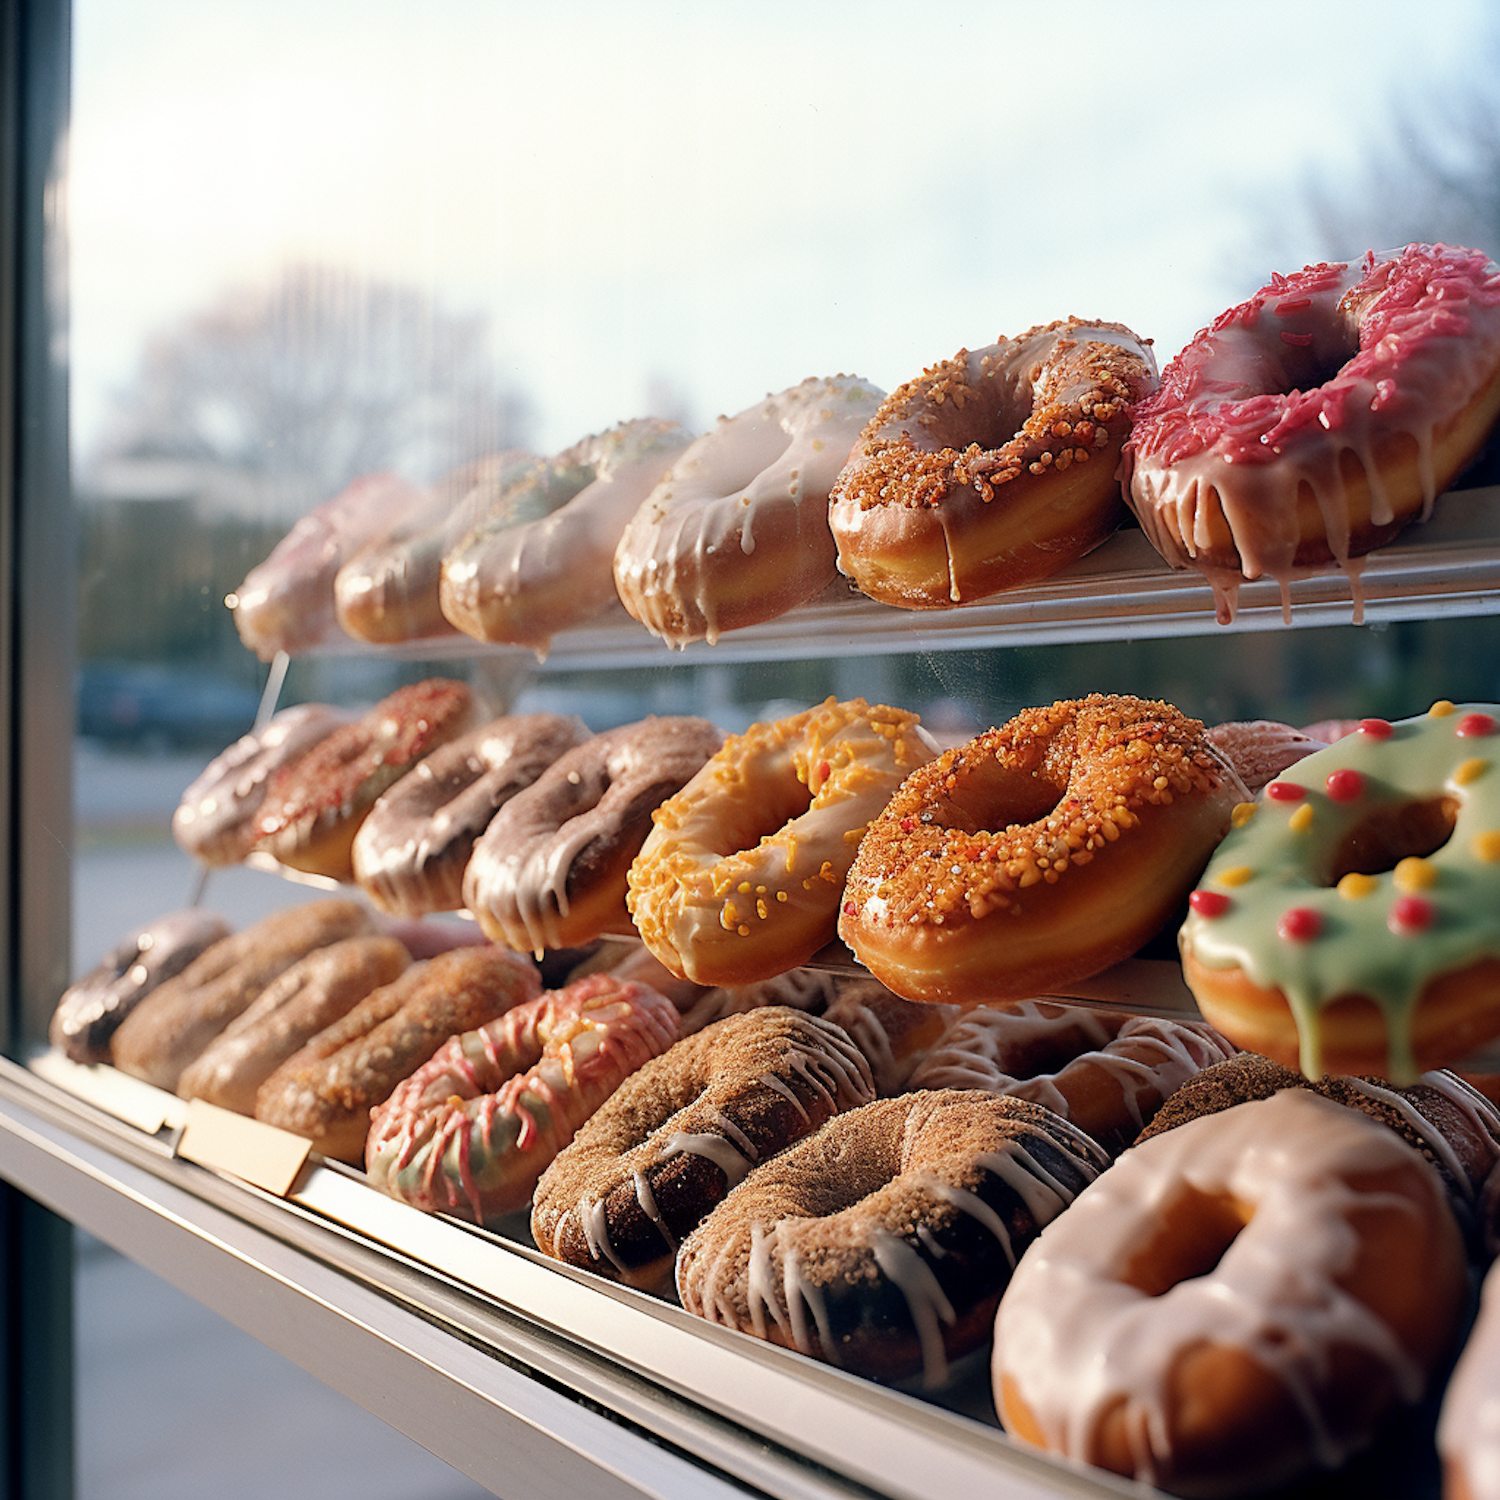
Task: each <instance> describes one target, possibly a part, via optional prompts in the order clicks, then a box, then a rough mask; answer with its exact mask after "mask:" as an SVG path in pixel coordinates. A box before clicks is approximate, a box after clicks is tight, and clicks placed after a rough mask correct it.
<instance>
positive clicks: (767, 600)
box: [614, 375, 882, 646]
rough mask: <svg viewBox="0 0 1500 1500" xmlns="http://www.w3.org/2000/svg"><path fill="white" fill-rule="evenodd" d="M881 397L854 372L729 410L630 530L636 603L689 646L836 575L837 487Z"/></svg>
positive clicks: (620, 567)
mask: <svg viewBox="0 0 1500 1500" xmlns="http://www.w3.org/2000/svg"><path fill="white" fill-rule="evenodd" d="M881 394H882V393H881V392H880V391H878V390H877V389H876V388H875V387H874V386H872V385H870V384H869V383H868V382H866V381H863V380H859V379H857V378H855V377H852V376H847V375H835V376H832V377H829V378H826V379H820V378H816V377H814V378H810V379H808V380H804V381H803V382H802V384H801V385H796V386H793V387H792V388H791V389H790V390H786V391H782V392H781V393H780V394H779V395H774V396H767V397H766V399H765V400H764V401H762V402H761V403H760V405H759V406H753V407H751V408H750V409H749V410H747V411H743V412H741V413H740V414H739V415H738V416H734V417H720V418H719V420H718V423H717V424H716V426H715V427H714V430H713V431H712V432H709V433H706V434H704V436H702V437H700V438H698V439H697V440H696V441H695V442H694V443H693V445H692V446H691V447H690V448H688V449H687V451H686V452H685V453H683V454H682V455H681V457H680V458H678V459H677V461H676V462H675V463H674V464H673V465H672V467H671V470H670V472H669V473H668V474H667V476H666V477H665V478H664V479H663V480H662V482H661V483H660V484H659V485H658V486H657V487H656V489H655V490H653V491H652V492H651V494H650V495H648V496H647V498H646V500H645V501H644V503H643V504H642V505H641V507H640V509H639V510H638V511H637V512H636V514H635V516H634V517H633V518H632V519H631V521H630V524H629V525H628V526H626V528H625V532H624V535H623V536H621V537H620V543H619V547H618V548H617V549H616V552H615V560H614V575H615V588H616V589H617V591H618V592H619V596H620V600H621V602H622V603H623V604H624V606H625V608H626V609H627V610H629V612H630V613H631V614H632V615H633V616H634V617H635V618H636V619H637V620H639V621H640V622H641V624H643V625H644V626H645V627H646V629H647V630H649V631H651V632H652V634H653V635H659V636H661V637H662V638H663V639H664V640H666V641H667V642H668V643H669V644H671V645H674V646H682V645H685V644H686V643H687V642H688V641H696V640H701V639H706V640H708V641H709V642H713V641H716V640H717V639H718V638H719V634H720V632H721V631H725V630H738V629H740V628H741V627H742V626H745V625H753V624H756V623H758V622H759V621H762V620H769V619H773V618H774V617H775V616H777V615H779V614H782V613H783V612H784V611H786V610H788V609H791V608H792V606H793V605H796V604H801V603H803V602H804V601H806V600H808V599H811V598H812V597H813V595H814V594H816V593H818V592H819V590H821V589H823V588H826V587H827V586H828V585H829V584H831V583H834V582H836V580H837V577H838V574H837V572H836V570H835V568H834V546H833V538H832V536H831V535H830V534H829V530H828V494H829V491H830V489H831V488H832V486H833V481H834V479H835V478H836V477H837V476H838V472H839V469H840V468H841V467H842V466H843V463H844V460H845V459H846V458H848V456H849V450H850V449H851V448H852V447H853V446H854V440H855V439H856V438H857V437H858V436H859V434H860V432H861V430H862V429H863V427H864V425H865V423H866V422H867V421H868V420H869V418H870V417H871V415H872V414H873V413H874V411H875V409H876V407H877V406H878V405H879V403H880V398H881Z"/></svg>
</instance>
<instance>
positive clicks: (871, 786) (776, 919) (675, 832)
mask: <svg viewBox="0 0 1500 1500" xmlns="http://www.w3.org/2000/svg"><path fill="white" fill-rule="evenodd" d="M931 756H932V752H931V750H929V749H928V747H927V745H926V744H925V743H924V741H923V740H922V738H921V737H920V729H919V725H918V721H917V718H916V716H915V715H914V714H909V713H904V712H902V711H901V710H900V709H894V708H886V707H883V706H879V705H877V706H874V707H872V706H871V705H870V704H868V703H866V702H865V701H864V699H863V698H855V699H851V700H850V701H849V702H847V703H839V702H837V701H835V700H834V699H832V698H829V699H828V700H827V702H825V703H824V704H822V705H821V706H820V707H818V708H813V709H808V710H807V711H806V712H805V713H800V714H794V715H792V716H791V717H790V718H786V719H779V720H776V721H774V722H771V723H763V724H752V725H751V726H750V728H749V729H747V730H746V731H745V733H744V734H738V735H730V736H729V738H728V739H727V740H726V741H725V742H724V744H723V746H722V748H720V749H719V751H718V752H717V753H716V754H715V755H714V756H713V758H712V759H711V760H710V761H709V762H708V764H707V765H705V766H704V767H703V769H702V770H700V771H699V772H698V773H697V775H695V776H694V777H693V779H692V780H691V781H690V782H688V784H687V785H686V786H685V787H683V788H682V790H681V791H680V792H678V793H677V795H676V796H674V797H672V798H671V799H670V800H668V801H667V802H665V803H664V804H663V805H662V807H661V808H660V810H659V811H658V812H657V814H656V817H655V827H653V828H652V830H651V833H650V835H649V836H648V837H647V839H646V841H645V843H644V845H643V846H642V847H641V851H640V855H639V857H638V858H637V859H636V861H635V863H634V864H633V865H631V867H630V877H629V886H630V889H629V896H628V905H629V907H630V914H631V916H632V917H633V918H634V920H635V925H636V930H637V931H638V932H639V933H640V935H641V938H642V939H643V940H644V942H645V944H646V946H647V947H648V948H650V949H651V951H652V952H653V953H654V954H655V955H656V956H657V957H658V958H659V959H660V960H661V961H662V963H664V964H665V965H666V966H667V968H669V969H670V970H671V971H672V972H673V973H674V974H681V975H683V976H685V977H686V978H688V979H692V980H695V981H696V982H697V983H699V984H714V985H726V984H751V983H754V982H755V981H756V980H760V979H766V978H769V977H770V976H771V975H773V974H780V973H783V972H784V971H785V970H787V969H790V968H794V967H796V966H797V965H798V964H803V963H806V962H807V960H808V959H810V958H811V957H812V956H813V954H815V953H816V952H817V951H818V949H819V948H821V947H823V946H824V945H825V944H827V943H829V942H831V941H832V940H833V937H834V933H835V929H836V926H837V923H838V905H839V899H840V897H841V895H842V893H843V888H844V877H845V876H846V875H847V873H848V870H849V866H850V864H851V862H852V861H853V859H854V851H855V849H856V848H857V847H858V845H859V840H860V838H861V837H862V836H863V834H864V830H865V828H866V826H867V825H868V824H869V822H870V820H871V819H872V818H873V817H874V816H875V815H876V814H877V813H878V812H879V811H880V810H881V808H883V807H884V806H885V805H886V803H887V801H888V800H889V799H890V797H891V794H892V793H893V792H894V791H895V790H896V788H897V787H898V786H899V785H900V784H901V781H902V778H903V777H904V776H905V775H906V774H907V772H908V771H909V770H911V769H912V768H913V767H916V766H919V765H922V764H924V763H925V762H926V761H928V760H930V759H931Z"/></svg>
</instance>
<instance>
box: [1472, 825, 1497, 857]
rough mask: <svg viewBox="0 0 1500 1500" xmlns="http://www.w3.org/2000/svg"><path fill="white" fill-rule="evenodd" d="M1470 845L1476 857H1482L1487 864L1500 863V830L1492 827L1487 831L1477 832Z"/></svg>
mask: <svg viewBox="0 0 1500 1500" xmlns="http://www.w3.org/2000/svg"><path fill="white" fill-rule="evenodd" d="M1469 847H1470V848H1471V849H1472V850H1473V851H1474V858H1475V859H1482V860H1484V861H1485V863H1486V864H1491V865H1493V864H1500V830H1497V829H1494V828H1491V829H1490V830H1489V831H1488V832H1486V833H1476V834H1475V835H1474V842H1473V843H1472V844H1470V845H1469Z"/></svg>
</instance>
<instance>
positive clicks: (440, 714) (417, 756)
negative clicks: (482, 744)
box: [255, 677, 476, 881]
mask: <svg viewBox="0 0 1500 1500" xmlns="http://www.w3.org/2000/svg"><path fill="white" fill-rule="evenodd" d="M475 714H476V706H475V703H474V698H473V695H472V694H471V693H470V692H469V689H468V688H467V687H465V686H464V685H463V683H461V682H449V681H447V680H446V679H444V678H441V677H432V678H429V679H428V680H427V681H425V682H418V683H413V684H411V685H410V686H408V687H403V688H397V689H396V691H395V692H394V693H391V694H390V695H389V696H388V697H385V698H382V699H381V700H380V702H379V703H377V704H376V705H375V707H374V708H372V709H370V710H369V711H368V712H367V713H366V714H365V715H364V716H363V717H362V718H359V719H357V720H355V721H354V722H353V723H352V724H345V725H344V726H343V727H342V728H339V729H336V730H334V732H333V733H332V734H330V735H328V736H327V737H326V738H325V739H323V740H320V741H319V742H318V743H317V744H316V745H314V746H313V748H312V749H311V750H309V751H308V752H307V753H306V754H305V755H301V756H298V757H297V759H295V760H293V761H291V762H289V763H288V764H287V765H284V766H282V767H281V768H280V769H279V770H278V771H277V772H276V773H275V774H274V775H273V776H272V777H271V782H270V785H269V786H268V787H267V788H266V796H265V801H264V802H262V803H261V808H260V811H259V813H257V815H256V817H255V834H256V838H255V852H257V853H265V854H269V855H270V856H271V858H272V859H274V860H276V861H277V862H278V863H280V864H283V865H286V866H288V867H290V868H291V869H294V870H302V871H305V872H307V873H308V874H311V875H322V876H325V877H327V878H328V879H330V880H341V881H352V880H353V879H354V864H353V861H352V859H351V856H350V852H349V851H350V846H351V845H352V844H353V842H354V835H355V834H356V833H357V832H358V831H359V825H360V824H361V823H362V822H364V820H365V818H366V817H367V816H368V814H369V811H370V809H371V808H372V807H373V806H374V805H375V799H376V798H377V797H378V796H379V795H380V794H381V793H382V792H383V791H384V790H385V789H386V788H387V787H388V786H390V785H391V784H392V783H393V782H394V781H396V779H397V778H398V777H400V776H403V775H405V773H406V772H407V771H409V770H410V769H411V768H412V766H413V765H415V764H416V762H417V761H419V760H421V759H422V757H423V756H424V755H430V754H431V753H432V752H433V751H434V750H436V749H437V748H438V747H439V746H440V745H445V744H447V743H448V741H449V740H452V739H456V738H457V737H458V736H459V735H461V734H464V733H465V732H466V731H467V730H468V729H469V728H470V727H471V726H472V724H473V721H474V718H475Z"/></svg>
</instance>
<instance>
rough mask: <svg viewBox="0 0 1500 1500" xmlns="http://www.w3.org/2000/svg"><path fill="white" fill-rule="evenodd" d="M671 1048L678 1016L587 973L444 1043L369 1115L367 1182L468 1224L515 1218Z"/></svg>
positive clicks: (633, 988) (651, 996)
mask: <svg viewBox="0 0 1500 1500" xmlns="http://www.w3.org/2000/svg"><path fill="white" fill-rule="evenodd" d="M676 1040H677V1012H676V1010H675V1009H674V1008H673V1006H672V1004H671V1002H670V1001H668V1000H666V999H665V998H664V997H663V996H661V995H659V994H657V992H656V991H655V990H653V989H649V988H648V987H647V986H645V985H642V984H635V983H633V982H627V983H624V984H622V983H621V982H620V981H619V980H617V979H614V978H613V977H611V976H610V975H608V974H594V975H591V976H590V977H589V978H587V979H580V980H578V981H577V982H576V983H574V984H570V985H568V986H567V987H566V988H565V989H561V990H553V991H550V992H549V993H548V994H545V995H542V996H541V997H539V998H538V999H536V1000H532V1001H529V1002H527V1003H526V1004H523V1005H518V1006H516V1007H515V1009H514V1010H509V1011H506V1013H505V1014H504V1015H502V1016H500V1017H499V1018H498V1019H496V1020H494V1021H491V1022H489V1023H488V1024H486V1025H484V1026H481V1027H480V1028H479V1029H478V1030H476V1031H466V1032H464V1033H463V1035H461V1036H456V1037H454V1038H453V1039H452V1040H451V1041H449V1042H448V1043H447V1044H446V1045H445V1046H443V1047H442V1048H441V1049H440V1050H439V1051H438V1052H437V1053H436V1054H435V1055H434V1056H433V1057H432V1058H431V1059H430V1060H429V1061H428V1062H426V1063H425V1064H423V1066H422V1067H420V1068H418V1069H417V1071H416V1072H415V1073H413V1074H412V1075H411V1077H410V1078H408V1079H407V1080H406V1081H405V1082H404V1083H402V1084H400V1085H399V1086H398V1087H397V1089H396V1091H395V1092H394V1093H393V1094H392V1095H391V1097H390V1098H389V1099H388V1100H387V1101H386V1102H385V1103H384V1104H383V1105H380V1106H379V1107H378V1108H377V1109H376V1110H375V1112H374V1117H373V1122H372V1124H371V1127H370V1135H369V1138H368V1140H367V1141H366V1143H365V1166H366V1170H367V1171H368V1172H369V1174H370V1180H371V1182H373V1183H374V1184H375V1186H376V1187H379V1188H383V1189H384V1190H385V1191H386V1192H388V1193H390V1194H391V1196H392V1197H395V1198H400V1199H401V1200H402V1201H403V1202H405V1203H410V1204H412V1205H413V1207H416V1208H420V1209H424V1210H426V1211H427V1212H429V1213H433V1212H444V1213H453V1212H461V1213H468V1214H472V1216H473V1218H474V1222H475V1223H476V1224H482V1223H484V1222H486V1221H487V1220H493V1219H495V1218H498V1217H499V1216H500V1215H502V1214H507V1213H514V1212H515V1211H516V1210H517V1209H521V1208H524V1207H525V1206H526V1204H527V1202H528V1201H529V1200H530V1198H531V1190H532V1188H534V1187H535V1186H536V1180H537V1178H538V1177H540V1176H541V1174H542V1172H543V1171H544V1170H545V1169H546V1167H547V1166H548V1165H549V1163H550V1162H551V1161H552V1159H553V1157H555V1156H556V1155H557V1153H558V1152H559V1151H561V1150H562V1148H563V1147H564V1146H566V1145H567V1144H568V1142H569V1141H571V1140H572V1139H573V1135H574V1132H575V1131H577V1129H578V1127H579V1126H580V1125H581V1124H583V1122H584V1121H585V1120H587V1119H588V1118H589V1116H590V1115H592V1114H593V1113H594V1111H595V1110H596V1109H598V1107H599V1106H600V1105H601V1104H602V1103H603V1102H604V1101H605V1100H606V1099H607V1098H608V1097H609V1096H610V1095H611V1094H612V1093H613V1092H614V1091H615V1089H616V1088H618V1087H619V1085H620V1084H621V1083H622V1082H624V1080H625V1079H626V1078H628V1077H629V1076H630V1074H632V1073H633V1072H635V1070H636V1069H637V1068H639V1067H640V1066H641V1064H642V1063H644V1062H646V1061H647V1060H648V1059H650V1058H653V1057H659V1056H660V1055H661V1054H662V1053H663V1052H665V1051H666V1050H667V1048H668V1047H670V1046H671V1045H672V1043H673V1042H674V1041H676Z"/></svg>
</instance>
